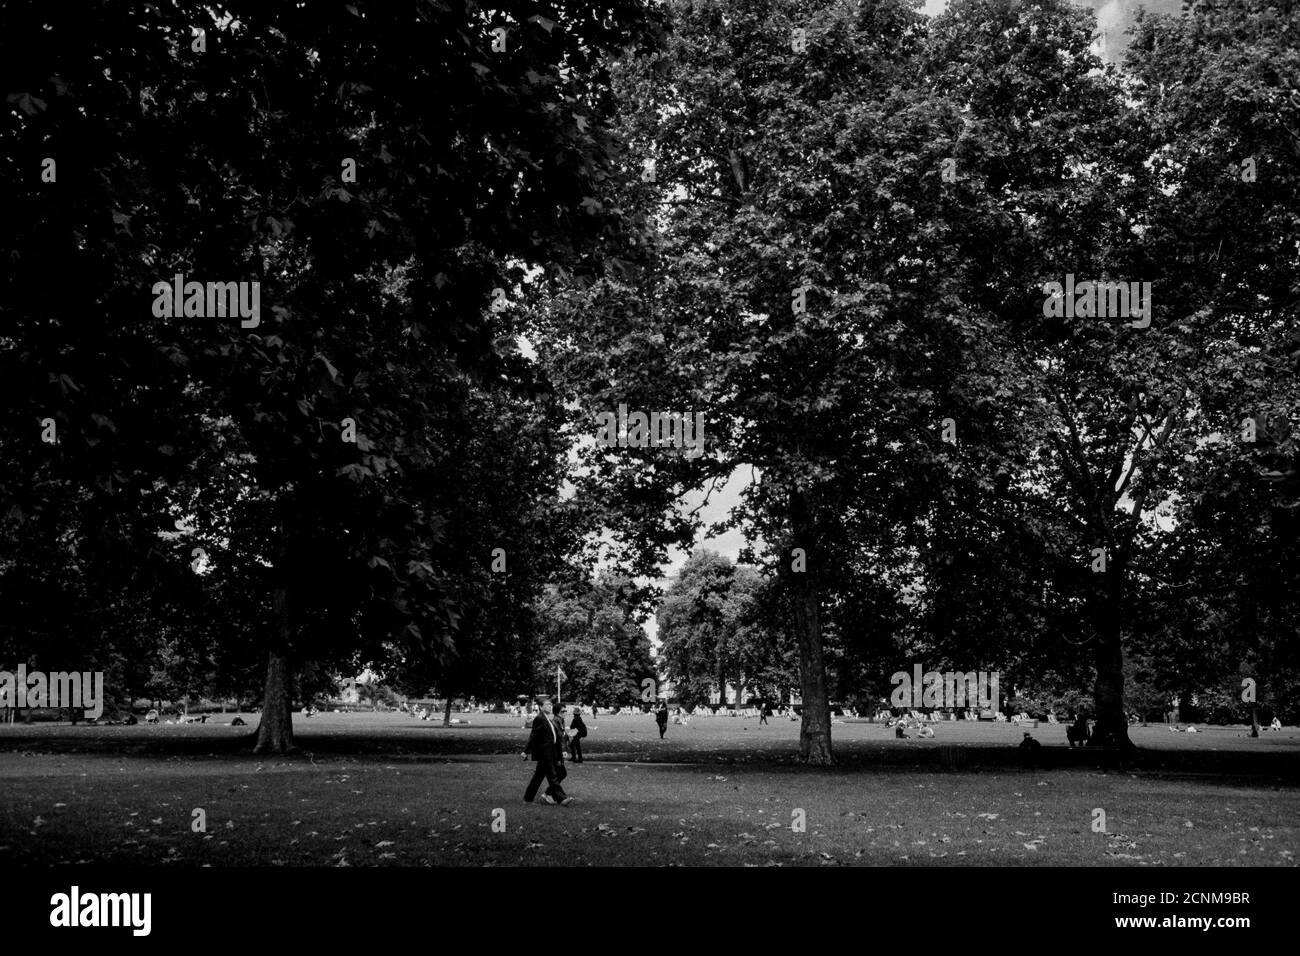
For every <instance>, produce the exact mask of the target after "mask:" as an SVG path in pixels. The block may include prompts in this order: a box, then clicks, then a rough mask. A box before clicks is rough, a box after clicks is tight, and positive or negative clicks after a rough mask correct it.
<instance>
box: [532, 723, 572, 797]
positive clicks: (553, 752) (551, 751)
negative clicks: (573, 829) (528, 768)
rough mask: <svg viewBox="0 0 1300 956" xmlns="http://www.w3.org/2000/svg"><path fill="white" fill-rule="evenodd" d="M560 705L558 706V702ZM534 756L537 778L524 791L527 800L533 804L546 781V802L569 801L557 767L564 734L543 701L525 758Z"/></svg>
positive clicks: (559, 763)
mask: <svg viewBox="0 0 1300 956" xmlns="http://www.w3.org/2000/svg"><path fill="white" fill-rule="evenodd" d="M556 706H557V707H558V705H556ZM529 756H531V757H532V758H533V760H535V761H536V762H537V766H536V767H534V768H533V778H532V779H531V780H529V781H528V788H527V789H526V790H525V791H524V803H532V802H533V799H534V798H535V797H536V796H537V788H538V787H540V786H541V785H542V780H543V779H545V780H546V792H545V793H543V794H542V802H543V803H568V802H569V797H568V796H567V795H566V794H565V792H564V788H563V787H562V786H560V778H559V776H558V773H557V767H558V766H559V765H562V763H561V760H560V735H559V734H558V733H556V731H555V722H554V721H553V720H551V718H549V717H548V716H547V715H546V710H545V708H544V707H543V706H542V704H541V701H538V703H537V716H536V717H534V718H533V729H532V733H530V734H529V735H528V743H527V745H526V746H525V747H524V759H525V760H527V759H528V758H529Z"/></svg>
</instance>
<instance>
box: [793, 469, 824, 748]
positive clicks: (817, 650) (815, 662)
mask: <svg viewBox="0 0 1300 956" xmlns="http://www.w3.org/2000/svg"><path fill="white" fill-rule="evenodd" d="M790 528H791V530H792V531H793V532H794V540H793V542H792V547H795V548H803V550H804V556H805V559H806V566H805V568H804V570H803V571H799V572H795V571H793V569H792V568H791V567H790V560H791V559H790V556H789V554H788V553H787V555H786V558H785V561H786V563H785V570H786V573H787V574H788V575H789V578H788V579H789V581H790V583H791V586H792V591H793V597H794V618H795V630H796V632H797V634H796V637H797V639H798V643H799V689H800V694H801V696H802V697H803V715H802V717H803V719H802V722H801V723H800V726H799V759H800V760H802V761H803V762H804V763H807V764H812V765H814V766H822V767H829V766H831V765H833V764H834V763H835V756H834V754H833V753H832V752H831V715H830V706H829V703H828V701H827V699H826V664H825V661H824V660H823V657H822V629H821V595H820V593H819V592H818V588H817V578H816V574H817V572H818V568H819V565H818V563H817V561H818V558H819V555H818V554H817V551H816V549H815V548H814V547H813V538H814V535H815V534H816V531H815V528H814V523H813V520H812V514H811V508H810V506H809V502H808V497H807V494H806V493H805V492H804V490H803V489H802V488H799V487H795V488H794V490H793V491H792V492H791V493H790Z"/></svg>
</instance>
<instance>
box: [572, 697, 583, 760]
mask: <svg viewBox="0 0 1300 956" xmlns="http://www.w3.org/2000/svg"><path fill="white" fill-rule="evenodd" d="M569 729H570V730H572V731H573V736H572V737H570V738H569V758H570V759H571V760H572V761H573V762H574V763H582V738H583V737H585V736H587V725H586V724H585V723H584V722H583V720H582V708H581V707H575V708H573V720H572V721H570V722H569Z"/></svg>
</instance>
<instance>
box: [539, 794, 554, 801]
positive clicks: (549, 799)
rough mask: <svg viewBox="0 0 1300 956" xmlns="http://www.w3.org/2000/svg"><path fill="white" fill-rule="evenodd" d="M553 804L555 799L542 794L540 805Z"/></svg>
mask: <svg viewBox="0 0 1300 956" xmlns="http://www.w3.org/2000/svg"><path fill="white" fill-rule="evenodd" d="M554 802H555V798H554V797H553V796H551V795H550V794H549V793H544V794H542V803H554Z"/></svg>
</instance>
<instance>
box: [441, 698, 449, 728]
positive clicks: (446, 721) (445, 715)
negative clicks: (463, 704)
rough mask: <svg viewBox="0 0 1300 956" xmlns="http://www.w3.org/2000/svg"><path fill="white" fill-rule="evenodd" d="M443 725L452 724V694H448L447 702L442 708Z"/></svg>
mask: <svg viewBox="0 0 1300 956" xmlns="http://www.w3.org/2000/svg"><path fill="white" fill-rule="evenodd" d="M442 725H443V726H444V727H450V726H451V694H448V695H447V704H446V706H444V707H443V709H442Z"/></svg>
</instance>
